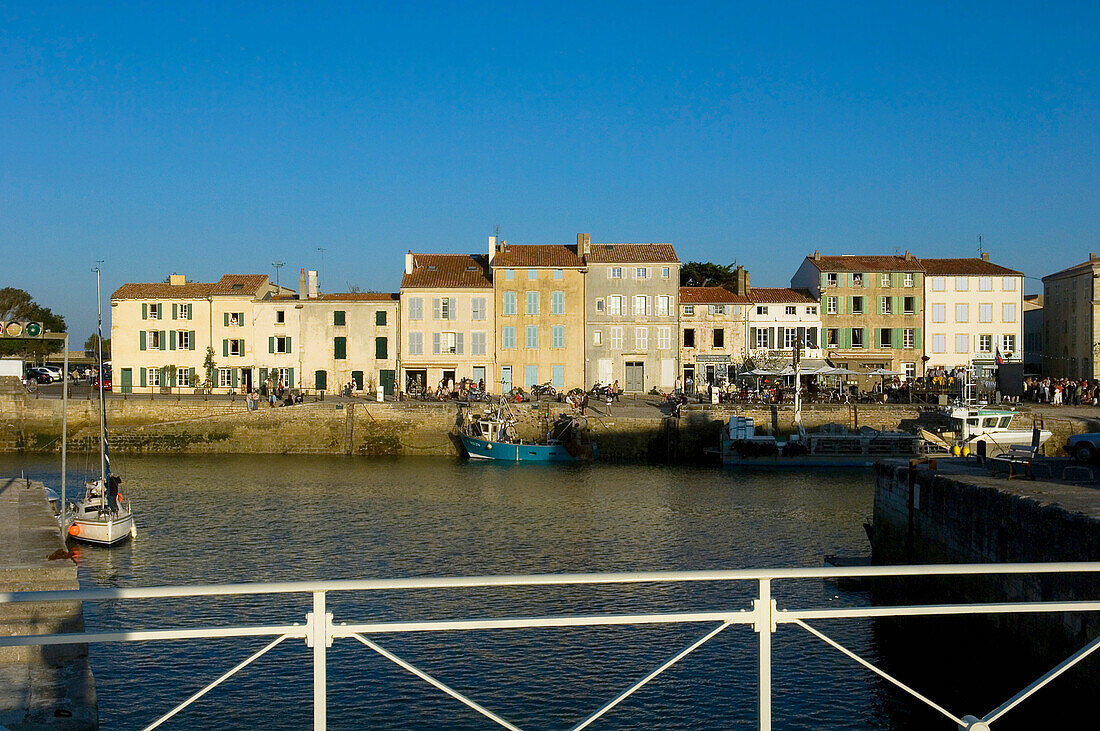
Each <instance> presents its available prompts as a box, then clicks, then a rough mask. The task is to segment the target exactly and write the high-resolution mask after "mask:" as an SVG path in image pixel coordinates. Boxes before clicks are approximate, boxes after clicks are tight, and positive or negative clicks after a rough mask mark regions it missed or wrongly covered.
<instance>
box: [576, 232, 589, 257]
mask: <svg viewBox="0 0 1100 731" xmlns="http://www.w3.org/2000/svg"><path fill="white" fill-rule="evenodd" d="M591 253H592V234H577V256H587V255H588V254H591Z"/></svg>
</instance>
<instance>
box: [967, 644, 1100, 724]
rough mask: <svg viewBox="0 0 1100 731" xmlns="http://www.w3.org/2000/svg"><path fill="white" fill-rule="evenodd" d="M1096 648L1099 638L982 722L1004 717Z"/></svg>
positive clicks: (1099, 646)
mask: <svg viewBox="0 0 1100 731" xmlns="http://www.w3.org/2000/svg"><path fill="white" fill-rule="evenodd" d="M1097 648H1100V637H1097V638H1096V639H1094V640H1093V641H1092V642H1090V643H1088V644H1087V645H1085V646H1084V647H1082V648H1081V649H1080V650H1078V651H1077V652H1075V653H1073V654H1072V655H1070V656H1069V657H1068V658H1066V659H1065V660H1063V661H1062V662H1061V663H1059V665H1058V666H1057V667H1056V668H1054V669H1053V670H1051V671H1050V672H1048V673H1046V674H1044V675H1043V676H1042V677H1041V678H1039V679H1038V680H1036V681H1035V682H1034V683H1032V684H1031V685H1029V686H1027V687H1026V688H1024V689H1023V690H1021V691H1020V692H1019V693H1017V694H1016V695H1014V696H1013V697H1012V698H1010V699H1009V700H1007V701H1005V702H1004V703H1003V704H1001V706H1000V707H999V708H997V709H996V710H994V711H992V712H991V713H989V715H987V716H986V717H985V718H984V719H982V720H983V721H985V722H986V723H993V722H994V721H996V720H997V719H998V718H1000V717H1001V716H1003V715H1005V714H1006V713H1008V712H1009V711H1011V710H1012V709H1013V708H1015V707H1016V706H1017V705H1019V704H1020V703H1021V702H1022V701H1024V700H1025V699H1026V698H1027V697H1028V696H1030V695H1032V694H1033V693H1035V692H1036V691H1037V690H1039V689H1040V688H1042V687H1043V686H1045V685H1047V684H1048V683H1050V682H1051V681H1052V680H1054V679H1055V678H1057V677H1058V676H1059V675H1061V674H1062V673H1064V672H1066V671H1067V670H1069V669H1070V668H1071V667H1073V666H1074V665H1076V664H1077V663H1079V662H1081V661H1082V660H1084V659H1085V658H1086V657H1088V656H1089V655H1091V654H1092V653H1093V652H1094V651H1095V650H1096V649H1097Z"/></svg>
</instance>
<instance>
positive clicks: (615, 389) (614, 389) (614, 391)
mask: <svg viewBox="0 0 1100 731" xmlns="http://www.w3.org/2000/svg"><path fill="white" fill-rule="evenodd" d="M622 392H623V390H622V389H621V388H619V379H618V378H616V379H615V383H614V384H612V386H611V393H609V394H608V395H607V401H608V403H611V400H612V399H614V400H615V401H618V400H619V394H620V393H622Z"/></svg>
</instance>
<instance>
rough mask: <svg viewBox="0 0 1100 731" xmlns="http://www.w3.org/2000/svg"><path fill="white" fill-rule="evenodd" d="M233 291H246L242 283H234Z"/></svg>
mask: <svg viewBox="0 0 1100 731" xmlns="http://www.w3.org/2000/svg"><path fill="white" fill-rule="evenodd" d="M233 289H244V285H243V284H241V283H240V282H234V283H233Z"/></svg>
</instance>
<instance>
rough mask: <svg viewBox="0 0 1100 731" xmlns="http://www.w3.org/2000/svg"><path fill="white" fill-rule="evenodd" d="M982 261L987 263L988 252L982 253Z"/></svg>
mask: <svg viewBox="0 0 1100 731" xmlns="http://www.w3.org/2000/svg"><path fill="white" fill-rule="evenodd" d="M982 261H989V252H988V251H983V252H982Z"/></svg>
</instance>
